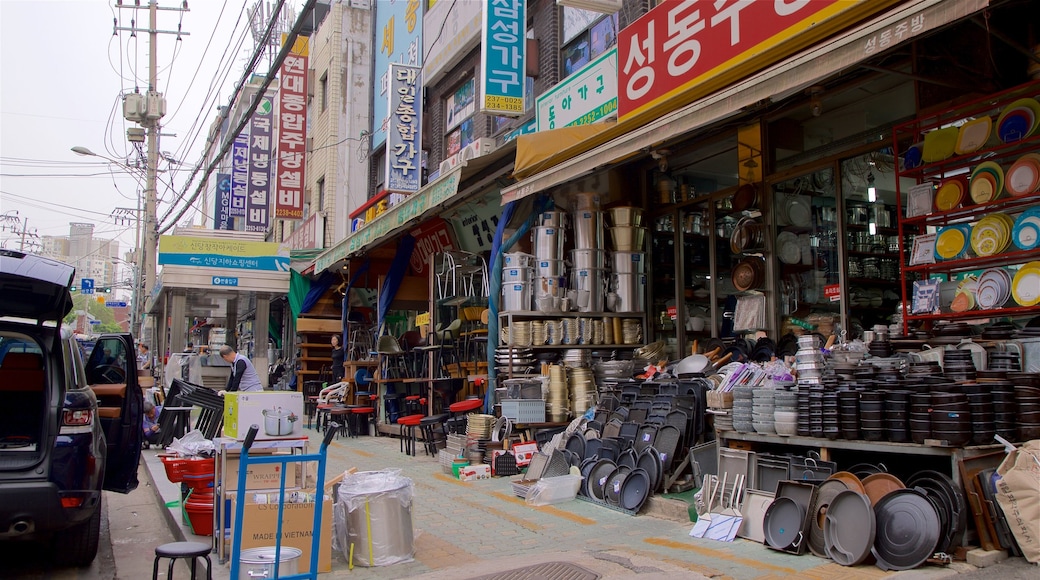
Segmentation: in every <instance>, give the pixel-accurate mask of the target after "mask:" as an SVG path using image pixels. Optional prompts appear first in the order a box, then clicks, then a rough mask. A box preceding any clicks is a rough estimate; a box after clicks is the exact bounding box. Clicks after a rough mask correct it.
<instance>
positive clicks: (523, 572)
mask: <svg viewBox="0 0 1040 580" xmlns="http://www.w3.org/2000/svg"><path fill="white" fill-rule="evenodd" d="M597 578H599V574H596V573H595V572H591V571H589V570H587V569H585V568H582V567H581V566H578V565H576V564H571V563H569V562H545V563H543V564H535V565H534V566H525V567H523V568H517V569H516V570H506V571H505V572H495V573H494V574H488V575H486V576H477V577H476V578H472V579H471V580H596V579H597Z"/></svg>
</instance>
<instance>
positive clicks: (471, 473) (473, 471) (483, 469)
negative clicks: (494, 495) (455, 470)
mask: <svg viewBox="0 0 1040 580" xmlns="http://www.w3.org/2000/svg"><path fill="white" fill-rule="evenodd" d="M459 479H461V480H462V481H476V480H478V479H491V466H490V465H467V466H465V467H463V468H460V469H459Z"/></svg>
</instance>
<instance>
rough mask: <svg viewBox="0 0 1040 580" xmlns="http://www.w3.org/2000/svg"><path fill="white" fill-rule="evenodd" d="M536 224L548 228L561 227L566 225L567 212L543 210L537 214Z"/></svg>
mask: <svg viewBox="0 0 1040 580" xmlns="http://www.w3.org/2000/svg"><path fill="white" fill-rule="evenodd" d="M538 225H539V226H544V227H549V228H562V227H565V226H566V225H567V212H563V211H558V210H557V211H543V212H542V213H540V214H538Z"/></svg>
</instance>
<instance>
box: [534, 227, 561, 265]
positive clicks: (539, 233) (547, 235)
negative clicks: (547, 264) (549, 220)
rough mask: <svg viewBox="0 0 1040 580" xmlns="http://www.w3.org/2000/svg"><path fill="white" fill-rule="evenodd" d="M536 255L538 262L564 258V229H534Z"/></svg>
mask: <svg viewBox="0 0 1040 580" xmlns="http://www.w3.org/2000/svg"><path fill="white" fill-rule="evenodd" d="M533 236H534V237H533V241H534V255H535V257H537V258H538V260H559V259H562V258H563V241H564V235H563V228H552V227H545V226H539V227H537V228H534V234H533Z"/></svg>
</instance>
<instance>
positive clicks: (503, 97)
mask: <svg viewBox="0 0 1040 580" xmlns="http://www.w3.org/2000/svg"><path fill="white" fill-rule="evenodd" d="M524 4H525V3H524V2H523V1H522V0H485V3H484V11H483V12H484V18H483V21H482V25H481V33H480V62H481V63H483V67H482V68H483V71H482V74H481V83H480V95H481V98H480V110H482V111H484V112H487V113H493V114H496V115H508V116H512V117H519V116H520V115H522V114H523V113H524V52H525V49H526V47H527V40H526V38H525V37H526V36H527V17H526V16H525V12H526V11H525V9H524Z"/></svg>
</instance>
